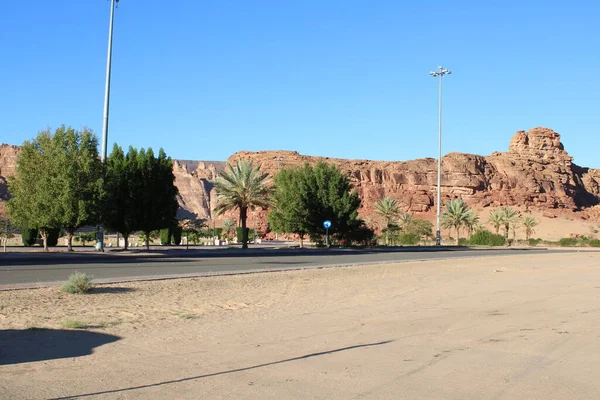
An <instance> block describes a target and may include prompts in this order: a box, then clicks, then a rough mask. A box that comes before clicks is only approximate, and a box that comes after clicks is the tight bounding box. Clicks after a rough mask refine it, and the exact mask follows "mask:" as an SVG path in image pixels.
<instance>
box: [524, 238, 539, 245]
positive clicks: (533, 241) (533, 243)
mask: <svg viewBox="0 0 600 400" xmlns="http://www.w3.org/2000/svg"><path fill="white" fill-rule="evenodd" d="M541 242H542V239H529V240H528V241H527V243H528V244H529V245H530V246H537V245H538V244H540V243H541Z"/></svg>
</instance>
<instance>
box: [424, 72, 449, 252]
mask: <svg viewBox="0 0 600 400" xmlns="http://www.w3.org/2000/svg"><path fill="white" fill-rule="evenodd" d="M451 73H452V72H451V71H449V70H447V69H444V68H443V67H442V66H439V67H438V68H437V71H432V72H430V73H429V75H431V76H433V77H434V78H438V77H439V78H440V94H439V99H438V101H439V104H438V159H437V161H438V162H437V164H438V165H437V201H436V203H437V204H436V206H437V211H436V217H435V222H436V225H435V226H436V229H435V245H436V246H439V245H441V244H442V234H441V232H440V211H441V197H442V81H443V80H444V75H450V74H451Z"/></svg>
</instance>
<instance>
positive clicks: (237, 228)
mask: <svg viewBox="0 0 600 400" xmlns="http://www.w3.org/2000/svg"><path fill="white" fill-rule="evenodd" d="M222 231H223V230H221V232H222ZM246 231H247V232H248V241H250V240H251V238H250V228H248V227H246ZM235 233H236V235H237V240H238V242H240V243H241V241H242V227H241V226H238V227H236V228H235Z"/></svg>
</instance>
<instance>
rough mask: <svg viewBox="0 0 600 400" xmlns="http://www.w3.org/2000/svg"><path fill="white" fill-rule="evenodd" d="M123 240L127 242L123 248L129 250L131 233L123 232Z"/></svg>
mask: <svg viewBox="0 0 600 400" xmlns="http://www.w3.org/2000/svg"><path fill="white" fill-rule="evenodd" d="M123 241H124V242H125V245H124V246H123V249H124V250H127V249H128V248H129V234H128V233H123Z"/></svg>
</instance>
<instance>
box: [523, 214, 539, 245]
mask: <svg viewBox="0 0 600 400" xmlns="http://www.w3.org/2000/svg"><path fill="white" fill-rule="evenodd" d="M521 225H522V226H523V228H525V239H526V240H529V238H530V237H531V235H532V234H533V232H534V231H535V227H536V226H537V225H538V222H537V220H536V219H535V218H533V217H524V218H523V219H522V220H521Z"/></svg>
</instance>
